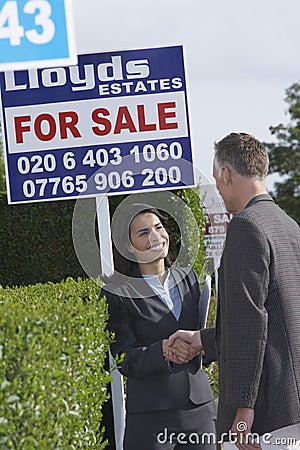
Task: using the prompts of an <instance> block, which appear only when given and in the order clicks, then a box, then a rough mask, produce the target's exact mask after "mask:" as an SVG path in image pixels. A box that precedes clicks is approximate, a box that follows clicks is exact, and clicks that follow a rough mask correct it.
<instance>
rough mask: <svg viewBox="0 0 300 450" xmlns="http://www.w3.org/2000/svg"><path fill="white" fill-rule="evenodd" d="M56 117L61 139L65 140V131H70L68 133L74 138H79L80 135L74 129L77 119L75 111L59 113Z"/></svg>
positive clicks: (76, 129) (75, 128)
mask: <svg viewBox="0 0 300 450" xmlns="http://www.w3.org/2000/svg"><path fill="white" fill-rule="evenodd" d="M58 117H59V128H60V137H61V139H67V137H68V135H67V130H70V133H71V134H72V136H73V137H74V138H78V137H81V134H80V132H79V130H78V128H77V127H76V125H77V124H78V121H79V117H78V114H77V113H76V112H75V111H66V112H60V113H58Z"/></svg>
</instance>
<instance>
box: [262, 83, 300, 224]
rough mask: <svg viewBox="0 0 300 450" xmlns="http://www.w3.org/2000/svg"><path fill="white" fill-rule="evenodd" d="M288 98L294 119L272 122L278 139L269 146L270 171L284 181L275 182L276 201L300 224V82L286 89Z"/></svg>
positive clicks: (288, 112)
mask: <svg viewBox="0 0 300 450" xmlns="http://www.w3.org/2000/svg"><path fill="white" fill-rule="evenodd" d="M285 101H286V102H287V103H288V105H289V107H288V110H287V114H289V115H290V119H289V122H288V124H287V125H283V124H279V125H277V126H271V127H270V131H271V134H272V135H274V136H275V137H276V139H277V142H276V143H268V144H266V147H267V149H268V151H269V157H270V173H278V174H279V175H281V176H282V179H283V181H280V182H277V183H275V191H274V193H272V195H273V196H274V197H275V199H276V202H277V203H278V204H279V205H280V206H281V207H282V208H283V209H284V210H285V211H286V212H287V214H289V215H290V216H291V217H293V218H294V219H295V220H296V221H297V222H298V223H299V224H300V84H299V83H295V84H293V85H292V86H291V87H289V88H288V89H287V90H286V97H285Z"/></svg>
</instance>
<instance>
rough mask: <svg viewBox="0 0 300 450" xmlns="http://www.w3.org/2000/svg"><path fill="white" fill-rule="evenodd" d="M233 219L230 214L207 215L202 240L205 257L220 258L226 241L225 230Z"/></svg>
mask: <svg viewBox="0 0 300 450" xmlns="http://www.w3.org/2000/svg"><path fill="white" fill-rule="evenodd" d="M232 217H233V214H232V213H227V212H221V213H213V214H210V215H209V222H208V223H207V224H206V230H205V235H204V240H205V243H206V257H207V258H215V259H218V258H220V257H221V255H222V252H223V247H224V243H225V239H226V233H227V228H228V225H229V222H230V221H231V219H232Z"/></svg>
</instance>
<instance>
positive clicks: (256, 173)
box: [215, 133, 269, 181]
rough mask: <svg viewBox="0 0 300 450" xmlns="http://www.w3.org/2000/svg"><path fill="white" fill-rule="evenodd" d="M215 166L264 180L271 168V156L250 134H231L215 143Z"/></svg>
mask: <svg viewBox="0 0 300 450" xmlns="http://www.w3.org/2000/svg"><path fill="white" fill-rule="evenodd" d="M215 166H216V169H217V170H218V171H220V169H221V167H222V166H226V167H229V168H231V169H233V170H234V171H235V172H237V173H238V174H239V175H242V176H245V177H251V178H255V179H257V180H260V181H262V180H264V179H265V177H266V176H267V173H268V168H269V155H268V152H267V150H266V149H265V147H264V145H263V144H262V143H261V142H260V141H259V140H258V139H256V138H255V137H254V136H252V135H251V134H248V133H230V134H228V135H227V136H225V137H224V138H223V139H221V140H220V141H218V142H215Z"/></svg>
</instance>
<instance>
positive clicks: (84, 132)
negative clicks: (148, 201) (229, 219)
mask: <svg viewBox="0 0 300 450" xmlns="http://www.w3.org/2000/svg"><path fill="white" fill-rule="evenodd" d="M0 86H1V103H2V124H3V128H4V129H3V135H4V145H5V149H6V156H5V159H6V173H7V185H8V197H9V202H10V203H23V202H33V201H45V200H58V199H62V198H64V199H65V198H77V197H79V196H87V197H93V196H96V195H98V194H108V195H115V194H124V193H129V192H130V193H132V192H137V191H146V190H148V191H149V190H152V191H153V190H161V189H178V188H182V187H187V186H193V185H194V184H195V183H194V173H193V159H192V149H191V142H190V134H189V120H188V108H187V95H186V80H185V72H184V61H183V49H182V47H181V46H174V47H163V48H153V49H140V50H132V51H120V52H110V53H97V54H87V55H81V56H79V59H78V65H77V66H70V67H57V68H46V69H43V70H41V69H39V70H38V69H30V70H25V71H17V72H14V71H10V72H5V73H2V74H1V73H0Z"/></svg>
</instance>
